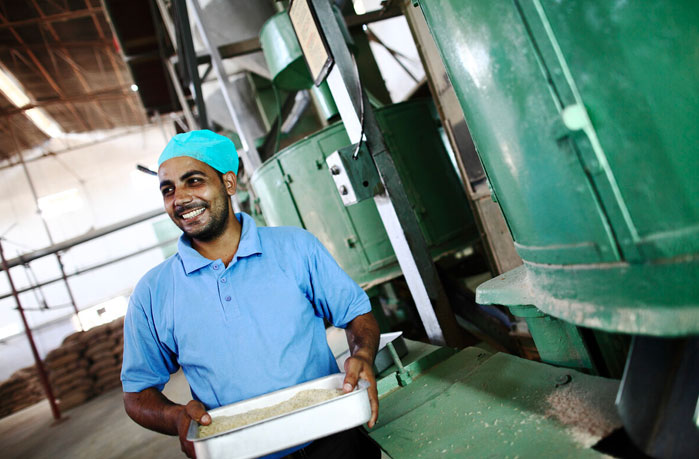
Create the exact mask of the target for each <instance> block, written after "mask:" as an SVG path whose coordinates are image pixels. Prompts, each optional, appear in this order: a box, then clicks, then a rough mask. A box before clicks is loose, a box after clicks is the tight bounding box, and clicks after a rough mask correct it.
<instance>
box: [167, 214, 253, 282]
mask: <svg viewBox="0 0 699 459" xmlns="http://www.w3.org/2000/svg"><path fill="white" fill-rule="evenodd" d="M235 216H236V218H237V219H238V221H239V222H240V224H241V225H242V227H243V228H242V232H241V234H240V242H239V243H238V251H237V252H236V253H235V256H234V257H233V260H232V261H231V263H234V262H235V260H236V259H238V258H243V257H249V256H250V255H254V254H256V253H262V244H261V243H260V235H259V234H258V232H257V225H256V224H255V220H253V218H252V217H251V216H250V215H248V214H246V213H245V212H240V213H237V214H235ZM177 253H178V254H179V256H180V258H181V259H182V264H183V265H184V269H185V271H186V272H187V274H190V273H192V272H193V271H196V270H197V269H201V268H203V267H205V266H208V265H210V264H211V263H213V262H214V261H216V260H209V259H208V258H205V257H204V256H202V255H201V254H200V253H199V252H197V251H196V250H195V249H194V248H193V247H192V241H191V240H190V238H189V237H188V236H185V235H184V234H183V235H182V236H180V240H179V241H178V243H177Z"/></svg>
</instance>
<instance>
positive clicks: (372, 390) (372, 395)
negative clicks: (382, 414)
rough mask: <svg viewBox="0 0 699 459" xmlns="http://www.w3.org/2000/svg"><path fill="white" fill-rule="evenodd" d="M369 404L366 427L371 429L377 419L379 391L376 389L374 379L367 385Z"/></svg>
mask: <svg viewBox="0 0 699 459" xmlns="http://www.w3.org/2000/svg"><path fill="white" fill-rule="evenodd" d="M369 405H371V418H370V419H369V422H368V423H367V427H369V428H370V429H371V428H372V427H374V425H376V421H378V419H379V393H378V391H377V390H376V381H373V382H372V383H371V386H369Z"/></svg>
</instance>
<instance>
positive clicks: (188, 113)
mask: <svg viewBox="0 0 699 459" xmlns="http://www.w3.org/2000/svg"><path fill="white" fill-rule="evenodd" d="M165 68H167V72H168V73H169V74H170V80H172V87H173V88H174V89H175V94H177V100H178V101H179V102H180V106H181V107H182V112H183V113H184V118H185V119H186V120H187V126H189V130H192V129H196V127H197V122H196V121H194V116H193V115H192V110H190V108H189V103H187V98H186V97H185V95H184V91H183V90H182V86H180V79H179V77H178V76H177V72H176V71H175V66H174V65H172V62H170V60H169V59H166V60H165Z"/></svg>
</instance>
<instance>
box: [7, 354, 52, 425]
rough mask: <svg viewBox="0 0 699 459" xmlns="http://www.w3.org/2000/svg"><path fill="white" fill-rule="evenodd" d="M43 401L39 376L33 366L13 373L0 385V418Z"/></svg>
mask: <svg viewBox="0 0 699 459" xmlns="http://www.w3.org/2000/svg"><path fill="white" fill-rule="evenodd" d="M43 399H44V391H43V388H42V387H41V382H40V381H39V374H38V372H37V371H36V367H35V366H34V365H32V366H30V367H26V368H22V369H21V370H17V371H15V372H14V373H13V374H12V376H10V378H9V379H7V380H6V381H3V382H2V383H0V417H5V416H8V415H10V414H12V413H14V412H17V411H19V410H21V409H23V408H26V407H28V406H31V405H34V404H35V403H38V402H40V401H41V400H43Z"/></svg>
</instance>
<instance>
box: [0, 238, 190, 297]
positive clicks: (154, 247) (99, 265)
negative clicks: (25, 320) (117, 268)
mask: <svg viewBox="0 0 699 459" xmlns="http://www.w3.org/2000/svg"><path fill="white" fill-rule="evenodd" d="M178 239H179V236H178V237H176V238H173V239H168V240H167V241H163V242H158V243H157V244H153V245H151V246H149V247H145V248H143V249H139V250H137V251H135V252H131V253H128V254H126V255H122V256H120V257H117V258H112V259H111V260H108V261H105V262H102V263H98V264H96V265H92V266H88V267H87V268H83V269H78V270H76V271H75V272H73V273H71V274H67V276H66V277H74V276H79V275H80V274H85V273H87V272H90V271H94V270H95V269H99V268H104V267H105V266H109V265H111V264H114V263H118V262H120V261H123V260H126V259H127V258H131V257H135V256H136V255H141V254H142V253H144V252H148V251H149V250H153V249H158V248H160V247H164V246H166V245H168V244H172V243H173V242H175V241H177V240H178ZM63 279H64V278H63V277H56V278H53V279H51V280H47V281H44V282H41V283H37V284H36V285H31V286H29V287H25V288H23V289H20V290H18V291H17V293H19V294H22V293H26V292H28V291H30V290H33V289H35V288H40V287H45V286H47V285H49V284H53V283H55V282H59V281H61V280H63ZM11 296H12V294H11V293H6V294H4V295H1V296H0V300H4V299H5V298H9V297H11Z"/></svg>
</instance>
